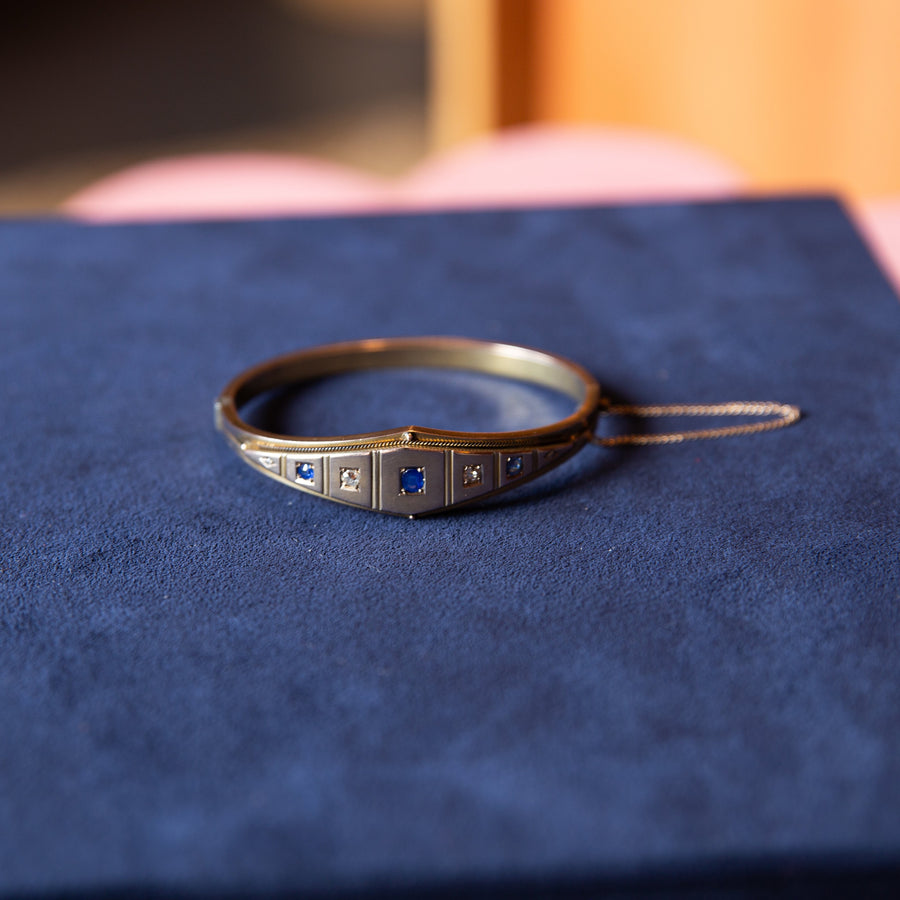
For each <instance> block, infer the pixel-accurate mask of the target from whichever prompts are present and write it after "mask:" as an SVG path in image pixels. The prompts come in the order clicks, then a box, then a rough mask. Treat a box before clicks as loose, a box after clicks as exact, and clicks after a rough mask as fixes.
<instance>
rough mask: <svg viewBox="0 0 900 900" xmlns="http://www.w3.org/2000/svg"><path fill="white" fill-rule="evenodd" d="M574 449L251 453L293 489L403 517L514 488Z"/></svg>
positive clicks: (422, 449)
mask: <svg viewBox="0 0 900 900" xmlns="http://www.w3.org/2000/svg"><path fill="white" fill-rule="evenodd" d="M571 449H572V447H571V445H565V446H564V447H556V448H549V449H545V450H527V451H514V452H506V453H504V452H496V451H494V452H492V451H484V452H479V451H468V450H441V449H430V448H422V447H401V448H391V449H385V450H375V451H363V452H352V451H347V452H338V453H331V454H325V455H307V454H302V453H293V452H290V453H283V454H279V453H274V452H272V451H265V452H261V451H253V450H249V449H248V450H247V451H246V455H247V457H248V460H249V461H251V462H254V463H256V464H257V465H259V466H261V467H262V468H264V469H266V470H267V471H268V472H269V473H270V474H272V475H275V476H278V477H281V478H283V479H285V480H287V481H289V482H290V483H291V484H293V485H294V486H295V487H299V488H301V489H302V490H305V491H308V492H312V493H318V494H320V495H323V496H326V497H329V498H330V499H333V500H340V501H342V502H344V503H349V504H352V505H357V506H362V507H366V508H370V509H379V510H382V511H384V512H391V513H397V514H401V515H404V514H406V515H416V514H418V513H423V512H429V511H433V510H436V509H441V508H443V507H445V506H453V505H456V504H458V503H463V502H465V501H467V500H471V499H474V498H476V497H479V496H482V495H484V494H488V493H492V492H493V491H496V490H501V489H503V488H506V487H510V486H512V485H513V484H514V483H515V482H517V481H519V480H521V479H524V478H526V477H527V476H529V475H532V474H533V473H535V472H537V471H539V470H540V469H542V468H544V467H545V466H547V465H549V464H551V463H553V464H555V463H556V462H558V461H559V460H560V459H561V458H562V456H565V455H568V452H569V451H571Z"/></svg>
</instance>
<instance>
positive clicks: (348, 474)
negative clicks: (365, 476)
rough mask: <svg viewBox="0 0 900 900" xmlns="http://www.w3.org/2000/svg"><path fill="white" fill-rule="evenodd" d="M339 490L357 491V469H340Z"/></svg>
mask: <svg viewBox="0 0 900 900" xmlns="http://www.w3.org/2000/svg"><path fill="white" fill-rule="evenodd" d="M341 490H342V491H359V469H341Z"/></svg>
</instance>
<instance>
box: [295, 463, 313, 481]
mask: <svg viewBox="0 0 900 900" xmlns="http://www.w3.org/2000/svg"><path fill="white" fill-rule="evenodd" d="M315 480H316V467H315V466H314V465H313V464H312V463H308V462H306V463H297V481H315Z"/></svg>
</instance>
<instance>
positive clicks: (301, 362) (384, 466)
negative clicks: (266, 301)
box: [215, 337, 601, 517]
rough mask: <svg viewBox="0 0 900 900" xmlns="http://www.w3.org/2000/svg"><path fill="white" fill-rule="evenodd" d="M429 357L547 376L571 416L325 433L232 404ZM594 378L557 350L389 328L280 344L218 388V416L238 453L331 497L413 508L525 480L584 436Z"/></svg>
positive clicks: (431, 507)
mask: <svg viewBox="0 0 900 900" xmlns="http://www.w3.org/2000/svg"><path fill="white" fill-rule="evenodd" d="M423 366H427V367H435V368H449V369H462V370H468V371H473V372H481V373H485V374H489V375H498V376H502V377H505V378H512V379H515V380H518V381H524V382H530V383H532V384H537V385H541V386H543V387H548V388H551V389H553V390H556V391H559V392H561V393H562V394H565V395H566V396H568V397H570V398H571V399H572V400H574V401H575V403H577V404H578V406H577V409H576V410H575V412H573V413H572V414H571V415H570V416H567V417H566V418H565V419H562V420H561V421H559V422H556V423H554V424H552V425H547V426H543V427H540V428H534V429H529V430H527V431H501V432H459V431H444V430H440V429H434V428H424V427H419V426H416V425H413V426H409V427H404V428H398V429H392V430H389V431H377V432H370V433H367V434H352V435H340V436H324V437H295V436H288V435H279V434H273V433H271V432H267V431H262V430H260V429H257V428H254V427H252V426H251V425H249V424H248V423H247V422H245V421H244V420H243V419H242V418H241V417H240V414H239V412H240V409H241V408H242V407H243V406H245V405H246V404H247V403H248V402H249V401H251V400H252V399H254V398H255V397H258V396H259V395H260V394H262V393H265V392H266V391H270V390H273V389H275V388H278V387H283V386H285V385H289V384H290V385H297V384H302V383H303V382H307V381H311V380H313V379H318V378H322V377H325V376H329V375H338V374H343V373H346V372H351V371H356V370H360V369H376V368H385V367H423ZM600 403H601V395H600V386H599V385H598V384H597V382H596V380H595V379H594V378H593V377H592V376H591V375H590V374H589V373H588V372H587V371H586V370H585V369H583V368H582V367H581V366H579V365H576V364H575V363H573V362H570V361H569V360H567V359H564V358H563V357H560V356H555V355H553V354H551V353H546V352H544V351H541V350H533V349H530V348H528V347H519V346H516V345H513V344H499V343H493V342H490V341H475V340H469V339H465V338H443V337H429V338H395V339H385V340H368V341H356V342H352V343H344V344H332V345H330V346H327V347H317V348H314V349H312V350H304V351H301V352H299V353H292V354H288V355H286V356H280V357H277V358H276V359H273V360H270V361H269V362H266V363H263V364H261V365H259V366H255V367H254V368H251V369H248V370H247V371H246V372H243V373H242V374H240V375H238V376H237V378H235V379H233V380H232V381H231V382H230V383H229V384H228V386H227V387H226V388H225V390H224V391H222V394H221V396H220V397H219V398H218V399H217V400H216V404H215V416H216V427H217V428H218V429H219V430H220V431H222V432H223V433H224V435H225V436H226V437H227V438H228V439H229V442H230V443H231V444H232V445H233V446H234V448H235V449H236V450H237V452H238V453H239V455H240V456H241V458H242V459H244V461H245V462H247V463H249V464H250V465H252V466H253V467H254V468H255V469H257V470H258V471H261V472H262V473H263V474H265V475H268V476H269V477H271V478H276V479H278V480H279V481H282V482H284V483H286V484H289V485H290V486H291V487H294V488H297V489H298V490H301V491H305V492H306V493H310V494H317V495H318V496H320V497H325V498H326V499H328V500H335V501H337V502H339V503H346V504H350V505H352V506H358V507H362V508H365V509H372V510H376V511H378V512H385V513H390V514H392V515H401V516H409V517H415V516H420V515H425V514H428V513H434V512H439V511H441V510H444V509H449V508H451V507H456V506H459V505H461V504H463V503H469V502H471V501H473V500H480V499H484V498H485V497H488V496H490V495H492V494H496V493H498V492H500V491H505V490H508V489H509V488H512V487H515V486H516V485H518V484H523V483H525V482H527V481H530V480H531V479H532V478H535V477H537V476H538V475H541V474H543V473H544V472H546V471H548V470H549V469H552V468H553V467H554V466H557V465H559V463H561V462H563V461H564V460H565V459H568V458H569V457H570V456H572V455H573V454H574V453H576V452H577V451H578V450H580V449H581V448H582V447H583V446H584V445H585V444H586V443H588V442H589V441H590V440H591V437H592V435H593V433H594V428H595V426H596V422H597V416H598V414H599V412H600Z"/></svg>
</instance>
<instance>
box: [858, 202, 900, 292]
mask: <svg viewBox="0 0 900 900" xmlns="http://www.w3.org/2000/svg"><path fill="white" fill-rule="evenodd" d="M854 214H855V217H856V222H857V225H858V226H859V229H860V231H862V233H863V234H864V235H865V236H866V238H867V240H868V242H869V246H870V247H871V248H872V252H873V253H874V255H875V257H876V258H877V259H878V261H879V262H880V263H881V265H882V267H883V268H884V270H885V272H886V273H887V275H888V277H889V278H890V279H891V281H893V283H894V287H895V288H896V289H897V292H898V293H900V197H889V198H884V199H881V200H868V201H865V202H863V203H859V204H857V205H856V207H855V209H854Z"/></svg>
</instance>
